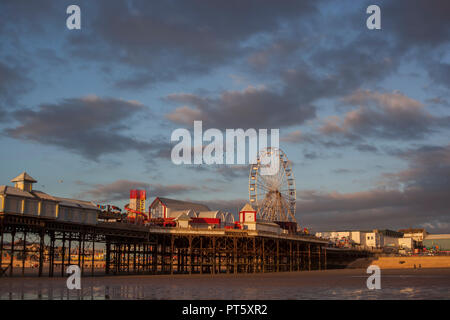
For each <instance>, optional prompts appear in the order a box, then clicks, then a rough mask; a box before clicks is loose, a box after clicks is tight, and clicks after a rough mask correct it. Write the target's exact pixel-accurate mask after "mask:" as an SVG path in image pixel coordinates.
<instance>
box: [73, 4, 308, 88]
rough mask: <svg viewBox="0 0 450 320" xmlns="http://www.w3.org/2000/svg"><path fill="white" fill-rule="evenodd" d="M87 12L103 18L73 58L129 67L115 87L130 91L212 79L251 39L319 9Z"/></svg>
mask: <svg viewBox="0 0 450 320" xmlns="http://www.w3.org/2000/svg"><path fill="white" fill-rule="evenodd" d="M86 6H87V7H94V8H90V10H93V11H94V12H95V11H96V10H98V11H99V13H98V15H96V19H95V21H91V22H90V25H89V29H87V30H86V31H85V32H83V33H80V34H77V35H73V36H72V35H71V36H70V38H69V41H70V43H71V44H72V45H71V48H72V54H73V55H74V56H77V57H81V58H85V59H89V60H95V61H99V62H101V61H102V60H104V59H105V60H107V61H109V62H110V63H112V62H116V63H120V64H121V65H124V66H127V67H129V69H128V72H127V73H126V74H121V75H119V77H120V78H119V80H118V81H117V82H116V85H117V86H119V87H122V88H126V89H142V88H144V87H146V86H148V85H151V84H153V83H156V82H161V81H173V80H176V79H179V78H180V77H183V76H186V75H187V74H196V75H199V74H205V73H208V72H210V71H211V70H213V69H215V68H217V67H220V66H222V65H224V64H227V63H231V62H232V61H233V60H236V59H237V60H238V59H240V58H241V57H242V56H243V55H244V54H245V52H246V45H245V42H246V41H250V40H251V39H252V37H255V36H257V35H261V34H262V35H263V34H269V33H273V32H275V31H277V30H279V29H280V28H282V26H284V25H285V24H289V23H293V22H296V21H298V19H299V18H300V17H303V16H306V15H308V14H311V13H314V12H316V11H317V10H316V4H315V3H309V2H299V1H283V3H282V4H277V5H276V6H274V5H273V2H271V1H266V0H263V1H261V0H259V1H246V2H245V3H242V2H237V1H227V2H226V3H221V2H216V1H213V2H209V3H205V2H203V1H193V2H191V3H185V2H184V1H175V2H162V3H158V4H154V3H152V4H150V3H148V2H146V1H139V0H138V1H133V2H114V3H111V2H110V1H104V2H96V3H95V4H93V3H92V2H90V3H89V4H86ZM249 17H252V18H251V19H250V18H249ZM143 70H145V71H143Z"/></svg>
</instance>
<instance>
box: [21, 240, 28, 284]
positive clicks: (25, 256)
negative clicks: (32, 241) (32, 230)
mask: <svg viewBox="0 0 450 320" xmlns="http://www.w3.org/2000/svg"><path fill="white" fill-rule="evenodd" d="M26 259H27V233H26V232H24V233H23V247H22V277H23V276H25V262H26Z"/></svg>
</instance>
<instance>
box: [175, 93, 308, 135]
mask: <svg viewBox="0 0 450 320" xmlns="http://www.w3.org/2000/svg"><path fill="white" fill-rule="evenodd" d="M166 100H167V101H170V102H178V103H183V104H185V105H184V106H182V107H179V108H177V109H175V110H174V111H173V112H171V113H169V114H167V115H166V118H167V119H169V120H171V121H172V122H176V123H179V124H185V125H192V121H193V120H202V121H203V125H204V126H207V127H212V128H221V129H223V128H244V129H247V128H256V129H260V128H265V129H272V128H279V127H281V126H289V125H293V124H301V123H303V122H304V121H305V120H307V119H311V118H313V117H314V116H315V107H313V106H311V105H303V104H301V103H300V101H299V100H298V99H296V97H295V96H291V95H289V94H286V93H285V92H283V93H278V92H276V91H273V90H269V89H267V88H265V87H259V88H256V87H247V88H246V89H245V90H243V91H224V92H222V93H221V95H220V96H219V97H217V98H208V97H202V96H198V95H194V94H171V95H169V96H167V97H166Z"/></svg>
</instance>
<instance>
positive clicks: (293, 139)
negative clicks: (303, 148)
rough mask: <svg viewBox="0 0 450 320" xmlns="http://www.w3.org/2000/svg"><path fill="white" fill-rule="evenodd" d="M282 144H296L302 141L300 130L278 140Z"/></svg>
mask: <svg viewBox="0 0 450 320" xmlns="http://www.w3.org/2000/svg"><path fill="white" fill-rule="evenodd" d="M280 141H282V142H290V143H297V142H301V141H303V134H302V132H301V131H300V130H295V131H292V132H290V133H288V134H287V135H285V136H282V137H281V138H280Z"/></svg>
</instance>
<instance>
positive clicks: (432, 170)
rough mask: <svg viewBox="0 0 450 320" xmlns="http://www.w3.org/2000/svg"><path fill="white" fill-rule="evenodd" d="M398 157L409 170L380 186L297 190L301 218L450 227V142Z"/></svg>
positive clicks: (324, 223) (325, 223)
mask: <svg viewBox="0 0 450 320" xmlns="http://www.w3.org/2000/svg"><path fill="white" fill-rule="evenodd" d="M398 156H399V157H400V158H403V159H405V160H406V161H407V162H408V164H409V166H408V169H405V170H401V171H399V172H396V173H388V174H384V175H383V176H382V183H381V184H382V186H380V187H379V188H377V189H372V190H368V191H360V192H354V193H340V192H319V191H315V190H302V191H298V192H297V197H298V201H297V212H298V215H299V219H300V221H301V222H302V223H303V224H306V225H311V226H313V227H314V228H315V229H323V230H325V229H361V228H369V229H371V228H389V229H396V228H400V227H409V226H425V225H433V226H434V227H435V228H434V230H433V231H434V232H449V231H450V229H449V228H448V226H450V224H449V223H450V214H449V209H448V208H449V207H450V198H449V197H448V195H449V194H450V180H449V179H448V177H449V176H450V146H445V147H439V146H425V147H421V148H418V149H411V150H407V151H404V152H401V153H398ZM405 224H406V225H405ZM439 226H440V227H439ZM445 226H446V227H445Z"/></svg>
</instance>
